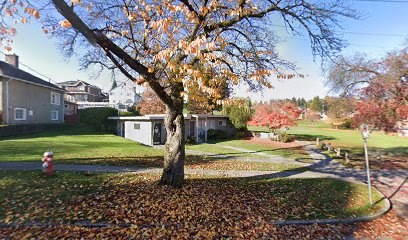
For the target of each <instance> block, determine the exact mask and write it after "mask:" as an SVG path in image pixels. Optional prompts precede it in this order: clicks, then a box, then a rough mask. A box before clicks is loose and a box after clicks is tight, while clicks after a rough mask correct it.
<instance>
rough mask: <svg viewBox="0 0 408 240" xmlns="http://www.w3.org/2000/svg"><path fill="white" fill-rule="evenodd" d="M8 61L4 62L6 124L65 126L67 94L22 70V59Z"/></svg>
mask: <svg viewBox="0 0 408 240" xmlns="http://www.w3.org/2000/svg"><path fill="white" fill-rule="evenodd" d="M6 61H8V62H9V63H6V62H3V61H0V114H1V117H0V119H2V124H44V123H63V122H64V99H63V97H64V90H63V89H61V88H59V87H57V86H56V85H54V84H52V83H50V82H47V81H45V80H42V79H40V78H38V77H36V76H34V75H31V74H30V73H28V72H25V71H23V70H21V69H19V68H18V56H16V55H7V56H6ZM10 63H11V64H10Z"/></svg>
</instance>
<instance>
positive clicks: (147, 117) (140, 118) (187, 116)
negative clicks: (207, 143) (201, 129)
mask: <svg viewBox="0 0 408 240" xmlns="http://www.w3.org/2000/svg"><path fill="white" fill-rule="evenodd" d="M164 117H165V114H151V115H144V116H118V117H109V118H108V119H111V120H129V121H150V120H164ZM194 118H228V116H225V115H213V114H184V119H185V120H190V119H194Z"/></svg>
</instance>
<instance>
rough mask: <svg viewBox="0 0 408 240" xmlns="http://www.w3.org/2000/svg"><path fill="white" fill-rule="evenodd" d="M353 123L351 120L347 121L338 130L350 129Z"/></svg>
mask: <svg viewBox="0 0 408 240" xmlns="http://www.w3.org/2000/svg"><path fill="white" fill-rule="evenodd" d="M352 124H353V122H352V120H351V119H347V120H346V121H345V122H344V123H342V124H341V125H340V129H352V128H353V126H352Z"/></svg>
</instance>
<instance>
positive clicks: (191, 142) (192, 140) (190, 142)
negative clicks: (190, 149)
mask: <svg viewBox="0 0 408 240" xmlns="http://www.w3.org/2000/svg"><path fill="white" fill-rule="evenodd" d="M194 144H197V142H196V140H195V138H194V137H187V138H186V145H194Z"/></svg>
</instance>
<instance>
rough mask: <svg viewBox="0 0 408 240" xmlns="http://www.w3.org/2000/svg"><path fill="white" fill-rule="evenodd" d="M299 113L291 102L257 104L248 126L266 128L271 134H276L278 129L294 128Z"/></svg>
mask: <svg viewBox="0 0 408 240" xmlns="http://www.w3.org/2000/svg"><path fill="white" fill-rule="evenodd" d="M301 112H302V111H301V110H299V108H298V107H297V106H296V105H295V104H293V103H291V102H285V103H281V102H273V103H272V104H269V105H268V104H259V105H257V106H256V108H255V113H254V114H253V116H252V118H251V120H250V121H249V122H248V125H254V126H263V127H268V128H269V130H270V131H271V132H273V133H276V131H277V130H279V129H282V128H288V127H293V126H296V125H297V124H298V122H299V116H300V114H301Z"/></svg>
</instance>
